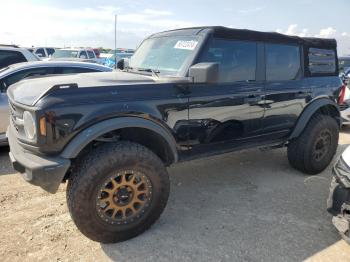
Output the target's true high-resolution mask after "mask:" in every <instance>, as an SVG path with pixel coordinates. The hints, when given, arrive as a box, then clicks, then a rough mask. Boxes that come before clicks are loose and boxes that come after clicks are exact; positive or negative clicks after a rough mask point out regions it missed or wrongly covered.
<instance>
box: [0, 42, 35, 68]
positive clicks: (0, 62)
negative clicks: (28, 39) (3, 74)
mask: <svg viewBox="0 0 350 262" xmlns="http://www.w3.org/2000/svg"><path fill="white" fill-rule="evenodd" d="M39 60H40V59H39V58H38V57H37V56H35V55H33V54H32V53H31V52H30V51H28V50H27V49H26V48H21V47H18V46H15V45H0V68H3V67H6V66H9V65H12V64H16V63H21V62H28V61H39Z"/></svg>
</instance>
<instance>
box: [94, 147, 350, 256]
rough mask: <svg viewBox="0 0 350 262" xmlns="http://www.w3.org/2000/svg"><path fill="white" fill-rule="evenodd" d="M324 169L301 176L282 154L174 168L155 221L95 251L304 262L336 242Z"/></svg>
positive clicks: (256, 153) (242, 155)
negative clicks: (167, 194)
mask: <svg viewBox="0 0 350 262" xmlns="http://www.w3.org/2000/svg"><path fill="white" fill-rule="evenodd" d="M346 146H347V145H339V148H338V155H339V154H340V153H341V152H342V151H343V150H344V149H345V148H346ZM331 166H332V165H330V166H329V167H328V168H327V170H325V171H324V172H323V173H322V174H320V175H318V176H307V175H304V174H302V173H300V172H298V171H296V170H294V169H292V168H291V167H290V166H289V164H288V160H287V157H286V150H285V149H279V150H272V151H266V152H262V151H260V150H248V151H243V152H238V153H232V154H227V155H224V156H217V157H212V158H207V159H202V160H196V161H192V162H188V163H181V164H177V165H175V166H174V167H172V168H169V174H170V177H171V194H170V198H169V201H168V205H167V207H166V209H165V211H164V213H163V215H162V216H161V218H160V220H159V221H157V222H156V223H155V225H154V226H153V227H152V228H151V229H149V230H148V231H146V232H145V233H143V234H142V235H140V236H138V237H136V238H133V239H131V240H128V241H125V242H122V243H117V244H109V245H106V244H101V247H102V249H103V251H104V252H105V253H106V254H107V255H108V256H109V257H110V258H111V259H112V260H114V261H123V260H126V261H128V260H131V261H301V260H304V259H306V258H308V257H310V256H312V255H313V254H315V253H317V252H319V251H321V250H323V249H325V248H327V247H328V246H330V245H332V244H333V243H335V242H337V241H338V240H339V239H340V237H339V236H338V234H337V232H336V230H335V229H334V227H333V225H332V223H331V216H330V215H329V214H328V213H327V211H326V199H327V196H328V190H329V185H330V179H331Z"/></svg>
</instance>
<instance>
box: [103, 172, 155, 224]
mask: <svg viewBox="0 0 350 262" xmlns="http://www.w3.org/2000/svg"><path fill="white" fill-rule="evenodd" d="M151 196H152V184H151V181H150V180H149V179H148V178H147V176H145V175H144V174H142V173H141V172H136V171H133V170H126V171H123V172H119V173H117V174H113V175H112V176H111V177H110V178H108V179H107V180H106V182H105V183H104V184H102V186H101V188H100V190H99V192H98V194H97V200H96V208H97V212H98V214H99V216H100V217H101V218H102V219H103V220H104V221H106V222H108V223H110V224H128V223H130V222H133V221H134V220H136V219H138V218H139V217H140V216H141V215H142V214H143V213H144V212H145V210H146V209H147V207H148V206H149V204H150V201H151Z"/></svg>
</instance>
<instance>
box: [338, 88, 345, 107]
mask: <svg viewBox="0 0 350 262" xmlns="http://www.w3.org/2000/svg"><path fill="white" fill-rule="evenodd" d="M345 92H346V85H345V84H344V85H342V87H341V89H340V93H339V97H338V104H339V105H343V104H344V98H345Z"/></svg>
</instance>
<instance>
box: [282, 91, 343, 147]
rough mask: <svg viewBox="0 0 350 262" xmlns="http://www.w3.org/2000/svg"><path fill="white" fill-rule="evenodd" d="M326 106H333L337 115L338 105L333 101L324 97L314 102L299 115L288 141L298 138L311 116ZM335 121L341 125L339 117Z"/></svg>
mask: <svg viewBox="0 0 350 262" xmlns="http://www.w3.org/2000/svg"><path fill="white" fill-rule="evenodd" d="M327 105H330V106H333V107H334V108H335V109H336V110H337V111H338V113H339V107H338V104H336V103H335V102H334V101H333V100H331V99H329V98H325V97H324V98H319V99H316V100H314V101H313V102H311V104H309V105H308V106H307V107H306V108H305V109H304V111H303V112H302V113H301V116H300V117H299V118H298V120H297V123H296V125H295V127H294V129H293V132H292V133H291V135H290V136H289V139H288V140H290V139H293V138H296V137H298V136H299V135H300V134H301V132H303V130H304V128H305V127H306V125H307V123H308V122H309V120H310V119H311V117H312V116H313V114H315V112H316V111H317V110H319V109H320V108H321V107H323V106H327ZM339 116H340V113H339ZM337 121H338V123H339V125H341V119H340V117H339V119H337Z"/></svg>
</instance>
